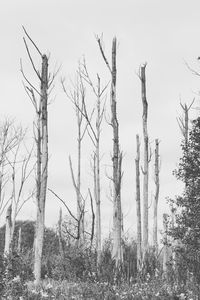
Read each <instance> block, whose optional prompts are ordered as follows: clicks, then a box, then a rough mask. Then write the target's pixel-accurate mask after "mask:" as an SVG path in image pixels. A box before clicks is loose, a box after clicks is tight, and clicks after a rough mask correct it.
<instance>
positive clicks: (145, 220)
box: [140, 64, 149, 257]
mask: <svg viewBox="0 0 200 300" xmlns="http://www.w3.org/2000/svg"><path fill="white" fill-rule="evenodd" d="M145 69H146V64H144V65H143V66H141V69H140V72H141V73H140V79H141V93H142V104H143V115H142V119H143V138H144V167H143V174H144V179H143V245H142V248H143V249H142V252H143V257H145V255H146V252H147V249H148V230H149V221H148V219H149V216H148V215H149V214H148V209H149V208H148V185H149V149H148V147H149V138H148V131H147V115H148V103H147V99H146V74H145Z"/></svg>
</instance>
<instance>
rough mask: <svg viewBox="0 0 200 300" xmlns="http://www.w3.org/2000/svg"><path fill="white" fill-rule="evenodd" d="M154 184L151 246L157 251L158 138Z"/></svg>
mask: <svg viewBox="0 0 200 300" xmlns="http://www.w3.org/2000/svg"><path fill="white" fill-rule="evenodd" d="M155 146H156V147H155V168H154V171H155V185H156V192H155V196H154V204H153V246H154V249H155V251H156V253H157V250H158V237H157V234H158V229H157V227H158V197H159V188H160V184H159V142H158V139H156V140H155Z"/></svg>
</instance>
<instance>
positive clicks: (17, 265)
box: [0, 252, 33, 300]
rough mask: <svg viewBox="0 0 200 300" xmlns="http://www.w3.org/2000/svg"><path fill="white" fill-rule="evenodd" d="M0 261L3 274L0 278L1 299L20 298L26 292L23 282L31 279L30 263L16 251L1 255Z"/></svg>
mask: <svg viewBox="0 0 200 300" xmlns="http://www.w3.org/2000/svg"><path fill="white" fill-rule="evenodd" d="M0 263H1V270H0V271H1V274H3V275H2V276H1V278H0V289H1V290H0V292H1V295H2V298H1V299H8V300H9V299H16V300H17V299H20V297H21V296H22V295H25V294H26V293H27V289H26V286H25V282H26V281H27V280H32V279H33V275H32V271H31V269H30V265H29V264H28V263H27V261H25V260H24V257H23V256H22V255H19V254H18V253H17V252H11V253H10V254H9V255H7V256H1V257H0Z"/></svg>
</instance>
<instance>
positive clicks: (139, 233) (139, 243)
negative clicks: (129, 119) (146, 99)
mask: <svg viewBox="0 0 200 300" xmlns="http://www.w3.org/2000/svg"><path fill="white" fill-rule="evenodd" d="M136 143H137V155H136V159H135V167H136V211H137V269H138V270H140V268H141V262H142V228H141V226H142V225H141V206H140V140H139V135H136Z"/></svg>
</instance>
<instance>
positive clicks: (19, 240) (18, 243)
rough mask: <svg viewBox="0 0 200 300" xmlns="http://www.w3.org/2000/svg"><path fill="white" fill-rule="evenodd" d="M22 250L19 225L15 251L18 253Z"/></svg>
mask: <svg viewBox="0 0 200 300" xmlns="http://www.w3.org/2000/svg"><path fill="white" fill-rule="evenodd" d="M21 250H22V228H21V227H19V230H18V241H17V251H18V253H20V252H21Z"/></svg>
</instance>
